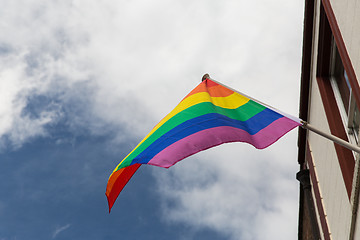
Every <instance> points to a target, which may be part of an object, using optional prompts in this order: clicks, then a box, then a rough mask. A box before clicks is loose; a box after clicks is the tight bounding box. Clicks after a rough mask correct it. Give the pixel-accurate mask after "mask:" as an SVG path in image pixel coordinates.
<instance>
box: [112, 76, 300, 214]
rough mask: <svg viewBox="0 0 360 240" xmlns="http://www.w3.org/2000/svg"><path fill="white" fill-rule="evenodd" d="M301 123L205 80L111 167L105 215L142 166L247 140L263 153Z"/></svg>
mask: <svg viewBox="0 0 360 240" xmlns="http://www.w3.org/2000/svg"><path fill="white" fill-rule="evenodd" d="M300 125H301V123H300V119H298V118H295V117H291V116H286V115H285V114H283V113H280V112H279V111H277V110H274V109H272V108H271V107H266V106H265V105H264V104H261V103H259V102H258V101H256V100H253V99H251V98H249V97H247V96H245V95H243V94H240V93H238V92H236V91H234V90H231V89H229V88H227V87H224V86H223V85H220V84H219V83H217V82H215V81H213V80H210V79H209V78H207V79H205V80H204V81H202V82H201V83H200V84H199V85H198V86H197V87H196V88H195V89H194V90H192V91H191V92H190V93H189V94H188V95H187V96H186V97H185V98H184V99H183V100H182V101H181V102H180V103H179V105H177V106H176V107H175V109H174V110H172V111H171V112H170V113H169V114H168V115H167V116H166V117H165V118H164V119H162V120H161V121H160V122H159V123H158V124H157V125H156V126H155V127H154V128H153V129H152V131H151V132H150V133H149V134H148V135H147V136H146V137H145V138H144V139H143V140H142V141H141V142H140V143H139V144H138V145H137V146H136V147H135V149H134V150H132V151H131V152H130V153H129V154H128V155H127V156H126V157H125V158H124V159H123V160H122V161H121V162H120V164H119V165H118V166H117V167H116V168H115V170H114V171H113V173H112V174H111V176H110V178H109V180H108V184H107V189H106V196H107V198H108V203H109V211H110V210H111V207H112V206H113V204H114V202H115V200H116V198H117V196H118V195H119V193H120V192H121V190H122V189H123V187H124V186H125V185H126V183H127V182H128V181H129V179H130V178H131V177H132V175H133V174H134V173H135V172H136V170H137V169H138V168H139V167H140V166H141V164H149V165H154V166H159V167H164V168H168V167H171V166H172V165H174V164H175V163H177V162H178V161H181V160H182V159H184V158H186V157H188V156H190V155H193V154H195V153H197V152H200V151H203V150H206V149H208V148H211V147H214V146H217V145H220V144H223V143H228V142H247V143H249V144H251V145H253V146H254V147H255V148H258V149H263V148H266V147H268V146H269V145H271V144H272V143H274V142H276V141H277V140H278V139H279V138H280V137H282V136H283V135H284V134H286V133H287V132H288V131H290V130H291V129H293V128H295V127H297V126H300Z"/></svg>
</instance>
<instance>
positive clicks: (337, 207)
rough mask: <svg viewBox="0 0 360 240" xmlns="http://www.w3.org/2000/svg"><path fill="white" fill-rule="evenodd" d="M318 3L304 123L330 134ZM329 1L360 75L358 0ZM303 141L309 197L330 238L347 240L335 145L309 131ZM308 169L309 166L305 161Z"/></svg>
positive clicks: (346, 203)
mask: <svg viewBox="0 0 360 240" xmlns="http://www.w3.org/2000/svg"><path fill="white" fill-rule="evenodd" d="M321 2H322V1H321V0H316V1H315V11H314V26H313V40H312V41H313V44H312V59H311V70H310V71H311V76H310V84H309V85H310V89H309V91H310V95H309V108H308V122H309V123H311V124H312V125H313V126H316V127H317V128H319V129H320V130H322V131H324V132H328V133H330V132H331V129H330V127H329V124H328V119H327V115H326V112H325V108H324V104H323V99H322V96H321V94H320V90H319V85H318V83H317V77H318V76H317V67H318V66H317V60H318V44H319V27H320V5H321ZM330 3H331V7H332V8H333V11H334V14H335V17H336V20H337V24H338V25H339V29H340V31H341V36H342V38H343V40H344V43H345V46H346V49H347V52H348V55H349V58H350V60H351V63H352V66H353V68H354V70H355V73H356V76H360V74H359V73H360V49H359V48H360V1H358V3H357V0H331V1H330ZM357 79H358V78H357ZM334 107H336V106H334ZM307 142H308V145H309V149H308V151H310V154H311V158H312V159H311V160H312V161H313V169H310V170H311V171H313V173H314V174H315V175H316V177H317V181H318V182H312V184H313V185H314V184H317V185H318V187H319V192H320V196H317V195H316V194H315V192H313V197H314V199H317V200H318V201H317V204H319V202H320V204H322V207H323V211H324V213H323V214H324V215H325V216H323V218H325V222H326V224H327V226H328V231H329V233H330V234H329V235H330V238H331V239H334V240H336V239H349V234H350V226H351V219H352V204H351V198H350V197H349V194H348V192H347V189H346V186H345V183H344V179H343V172H342V169H341V167H340V164H339V160H338V155H337V153H336V149H335V146H334V144H333V143H332V142H331V141H329V140H327V139H325V138H323V137H320V136H319V135H317V134H314V133H312V132H309V133H308V135H307ZM308 160H309V159H308ZM308 160H307V161H308ZM308 168H311V166H309V164H308ZM319 198H320V199H319ZM318 207H319V206H317V209H318V210H319V208H318ZM318 210H317V217H318V222H319V227H320V231H321V236H322V239H325V237H324V232H323V230H322V229H323V228H322V227H321V224H320V222H321V216H320V213H319V211H318ZM355 234H357V235H355V238H354V239H360V219H359V220H358V221H357V222H356V230H355Z"/></svg>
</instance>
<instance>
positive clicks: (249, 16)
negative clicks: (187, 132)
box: [0, 0, 304, 240]
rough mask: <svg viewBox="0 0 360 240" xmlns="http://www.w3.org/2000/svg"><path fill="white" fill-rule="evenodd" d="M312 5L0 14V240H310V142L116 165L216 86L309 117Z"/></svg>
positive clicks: (136, 3) (170, 1)
mask: <svg viewBox="0 0 360 240" xmlns="http://www.w3.org/2000/svg"><path fill="white" fill-rule="evenodd" d="M303 11H304V6H303V1H287V0H275V1H265V0H253V1H245V0H226V1H218V0H211V1H206V0H195V1H194V0H191V1H190V0H182V1H174V0H152V1H148V0H132V1H128V0H119V1H110V0H103V1H95V0H51V1H48V0H26V1H24V0H11V1H7V0H0V166H1V167H0V240H29V239H37V240H45V239H46V240H48V239H56V240H61V239H79V240H81V239H87V240H92V239H94V240H95V239H96V240H99V239H107V240H109V239H110V240H111V239H130V240H131V239H134V240H135V239H149V240H152V239H154V240H155V239H156V240H161V239H174V240H188V239H189V240H191V239H196V240H198V239H199V240H201V239H207V240H209V239H211V240H218V239H219V240H220V239H221V240H222V239H229V240H237V239H243V240H258V239H259V240H260V239H262V240H266V239H269V240H270V239H280V240H281V239H296V238H297V226H298V225H297V224H298V198H299V196H298V189H299V185H298V182H297V180H296V179H295V175H296V172H297V171H298V169H299V166H298V164H297V130H293V131H291V132H290V133H288V134H287V135H285V136H284V137H283V138H281V139H280V140H279V141H278V142H276V143H275V144H273V145H271V146H270V147H268V148H266V149H264V150H256V149H255V148H254V147H252V146H250V145H248V144H244V143H231V144H224V145H221V146H218V147H215V148H212V149H209V150H206V151H204V152H201V153H198V154H196V155H193V156H191V157H189V158H187V159H185V160H183V161H181V162H179V163H177V164H176V165H175V166H173V167H171V168H169V169H162V168H158V167H154V166H144V167H142V168H141V169H140V170H139V171H138V172H137V173H136V174H135V175H134V177H133V178H132V179H131V180H130V182H129V183H128V184H127V186H126V187H125V188H124V190H123V191H122V193H121V194H120V195H119V197H118V199H117V201H116V203H115V205H114V207H113V209H112V212H111V213H110V214H109V213H108V206H107V200H106V196H105V189H106V183H107V180H108V177H109V176H110V174H111V172H112V171H113V169H114V168H115V167H116V165H117V164H118V163H119V162H120V161H121V160H122V158H124V157H125V156H126V155H127V154H128V153H129V152H130V151H131V150H132V149H133V148H134V147H135V146H136V145H137V144H138V143H139V142H140V141H141V139H142V138H143V137H144V136H145V135H146V134H147V133H148V132H149V131H150V130H151V129H152V127H153V126H155V125H156V123H157V122H159V121H160V120H161V119H162V118H163V117H164V116H165V115H166V114H167V113H169V112H170V111H171V110H172V109H173V108H174V107H175V106H176V105H177V104H178V103H179V102H180V101H181V99H182V98H183V97H185V96H186V95H187V94H188V93H189V92H190V91H191V90H192V89H193V88H194V87H195V86H196V85H198V84H199V83H200V81H201V78H202V76H203V74H205V73H209V74H210V77H211V78H213V79H215V80H217V81H220V82H222V83H224V84H226V85H228V86H231V87H232V88H234V89H237V90H238V91H241V92H243V93H246V94H247V95H249V96H252V97H254V98H256V99H258V100H260V101H262V102H265V103H267V104H269V105H271V106H273V107H275V108H277V109H280V110H281V111H283V112H286V113H288V114H291V115H294V116H297V115H298V104H299V103H298V102H299V86H300V70H301V52H302V26H303Z"/></svg>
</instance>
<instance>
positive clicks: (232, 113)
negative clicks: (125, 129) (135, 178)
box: [116, 100, 265, 170]
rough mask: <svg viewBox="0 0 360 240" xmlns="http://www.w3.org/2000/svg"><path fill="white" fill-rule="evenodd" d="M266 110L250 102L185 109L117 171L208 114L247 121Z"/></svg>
mask: <svg viewBox="0 0 360 240" xmlns="http://www.w3.org/2000/svg"><path fill="white" fill-rule="evenodd" d="M264 109H265V107H264V106H262V105H260V104H258V103H256V102H254V101H252V100H250V101H249V102H247V103H246V104H244V105H242V106H240V107H238V108H236V109H227V108H222V107H218V106H215V105H213V104H212V103H211V102H202V103H198V104H196V105H193V106H191V107H189V108H186V109H184V110H183V111H181V112H179V113H178V114H176V115H175V116H173V117H172V118H170V119H169V120H168V121H166V122H165V123H164V124H163V125H162V126H161V127H160V128H158V129H157V130H156V131H155V132H154V133H153V134H151V135H150V136H149V137H148V138H147V139H146V140H145V141H144V142H143V143H142V144H141V145H140V146H139V147H138V148H137V149H135V150H134V152H132V153H131V154H130V155H129V156H128V157H127V158H126V159H125V160H124V161H123V162H122V163H121V165H120V166H119V167H118V168H117V169H116V170H119V169H121V168H124V167H127V166H129V165H130V164H131V162H132V160H133V159H134V158H135V157H136V156H137V155H138V154H140V153H141V152H142V151H144V150H145V149H146V148H147V147H149V146H150V145H151V144H152V143H153V142H155V141H156V140H157V139H158V138H160V137H161V136H162V135H164V134H165V133H167V132H168V131H170V130H171V129H173V128H175V127H176V126H178V125H180V124H182V123H183V122H186V121H187V120H190V119H192V118H196V117H199V116H202V115H205V114H208V113H219V114H222V115H225V116H227V117H229V118H232V119H235V120H239V121H246V120H248V119H249V118H251V117H253V116H254V115H256V114H258V113H259V112H261V111H263V110H264Z"/></svg>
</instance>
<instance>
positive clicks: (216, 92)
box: [184, 79, 234, 99]
mask: <svg viewBox="0 0 360 240" xmlns="http://www.w3.org/2000/svg"><path fill="white" fill-rule="evenodd" d="M199 92H208V93H209V94H210V96H211V97H227V96H229V95H231V94H233V93H234V91H232V90H230V89H228V88H226V87H224V86H221V85H220V84H217V83H215V82H213V81H211V80H209V79H207V80H205V81H203V82H202V83H200V84H199V85H198V86H197V87H196V88H194V89H193V90H192V91H191V92H190V93H189V94H188V95H187V96H186V97H185V98H187V97H189V96H191V95H193V94H196V93H199ZM185 98H184V99H185Z"/></svg>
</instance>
